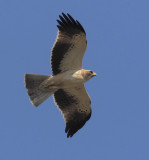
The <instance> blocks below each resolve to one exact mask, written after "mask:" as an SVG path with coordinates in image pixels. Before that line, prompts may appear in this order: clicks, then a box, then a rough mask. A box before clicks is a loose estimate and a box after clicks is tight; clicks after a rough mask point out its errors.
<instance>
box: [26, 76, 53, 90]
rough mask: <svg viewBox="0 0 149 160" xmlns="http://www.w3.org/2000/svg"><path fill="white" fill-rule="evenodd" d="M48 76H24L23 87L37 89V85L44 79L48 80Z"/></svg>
mask: <svg viewBox="0 0 149 160" xmlns="http://www.w3.org/2000/svg"><path fill="white" fill-rule="evenodd" d="M50 77H51V76H50V75H40V74H25V85H26V86H25V87H26V88H27V89H34V88H36V87H39V85H40V84H41V83H42V82H43V81H44V80H46V79H48V78H50Z"/></svg>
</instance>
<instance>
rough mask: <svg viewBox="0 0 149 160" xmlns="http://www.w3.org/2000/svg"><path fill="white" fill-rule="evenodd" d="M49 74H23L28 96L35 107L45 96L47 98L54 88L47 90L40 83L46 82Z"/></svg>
mask: <svg viewBox="0 0 149 160" xmlns="http://www.w3.org/2000/svg"><path fill="white" fill-rule="evenodd" d="M50 77H51V76H50V75H38V74H25V87H26V88H27V90H28V91H27V93H28V95H29V97H30V101H31V103H32V104H33V105H34V106H35V107H37V106H39V105H40V104H41V103H42V102H44V101H45V100H46V99H47V98H49V97H50V96H51V95H52V94H53V93H54V92H55V90H50V91H49V90H47V89H45V88H44V87H43V85H42V84H44V82H46V80H48V79H49V78H50Z"/></svg>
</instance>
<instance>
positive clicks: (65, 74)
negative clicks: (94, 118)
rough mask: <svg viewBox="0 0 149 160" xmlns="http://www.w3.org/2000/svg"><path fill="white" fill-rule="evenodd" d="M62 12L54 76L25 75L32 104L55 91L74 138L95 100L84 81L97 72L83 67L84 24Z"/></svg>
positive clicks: (57, 102)
mask: <svg viewBox="0 0 149 160" xmlns="http://www.w3.org/2000/svg"><path fill="white" fill-rule="evenodd" d="M62 14H63V17H62V16H60V19H61V21H59V20H58V23H59V25H58V26H57V27H58V29H59V30H58V35H57V39H56V42H55V44H54V46H53V48H52V56H51V65H52V72H53V75H36V74H25V84H26V88H27V89H28V95H29V97H30V100H31V103H32V104H33V105H34V106H36V107H37V106H38V105H40V104H41V103H42V102H44V101H45V100H46V99H47V98H48V97H50V96H51V95H52V94H54V99H55V103H56V104H57V106H58V108H59V109H60V111H61V112H62V114H63V117H64V119H65V122H66V129H65V132H66V133H67V137H69V136H70V137H71V136H73V135H74V134H75V133H76V132H77V131H78V130H79V129H80V128H81V127H83V126H84V124H85V123H86V121H87V120H88V119H89V118H90V116H91V101H90V97H89V96H88V94H87V92H86V90H85V87H84V83H85V82H87V81H88V80H89V79H91V78H92V77H93V76H95V75H96V74H95V72H93V71H90V70H84V69H82V60H83V55H84V53H85V50H86V47H87V41H86V33H85V31H84V29H83V27H82V26H81V24H80V23H79V22H78V21H75V20H74V19H73V18H72V17H71V16H70V15H69V14H67V16H66V15H65V14H64V13H62Z"/></svg>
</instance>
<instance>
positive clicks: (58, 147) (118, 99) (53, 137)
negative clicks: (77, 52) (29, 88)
mask: <svg viewBox="0 0 149 160" xmlns="http://www.w3.org/2000/svg"><path fill="white" fill-rule="evenodd" d="M148 6H149V1H147V0H131V1H130V0H123V1H120V0H113V1H111V0H93V1H89V0H88V1H86V0H82V1H80V0H75V1H70V0H63V1H61V0H54V1H50V0H42V1H41V0H24V1H23V0H22V1H20V0H13V1H11V0H1V1H0V44H1V45H0V55H1V58H0V71H1V101H0V106H1V107H0V159H2V160H10V159H14V160H20V159H21V160H33V159H36V160H43V159H44V160H50V159H57V160H58V159H65V160H70V159H71V160H76V159H77V160H82V159H86V160H90V159H93V160H126V159H127V160H132V159H133V160H148V159H149V44H148V43H149V19H148V17H149V10H148ZM61 12H64V13H70V14H71V15H72V16H73V17H74V18H75V19H77V20H79V22H80V23H81V24H82V25H83V27H84V29H85V30H86V33H87V41H88V48H87V51H86V54H85V56H84V61H83V66H84V68H85V69H91V70H93V71H95V72H96V73H97V74H98V77H96V78H93V79H92V80H90V81H89V82H87V83H86V88H87V91H88V93H89V95H90V97H91V100H92V111H93V113H92V117H91V119H90V120H89V121H88V122H87V124H86V125H85V126H84V127H83V128H82V129H81V130H80V131H78V132H77V133H76V134H75V135H74V137H72V138H71V139H67V138H66V134H65V133H64V129H65V124H64V121H63V118H62V116H61V113H60V112H59V111H58V109H57V108H56V106H55V104H54V102H53V98H52V97H51V98H49V99H48V100H47V101H46V102H44V103H43V104H42V105H41V106H39V107H38V108H35V107H33V106H32V105H31V103H30V102H29V98H28V96H27V94H26V89H25V88H24V74H25V73H35V74H51V69H50V51H51V47H52V46H53V43H54V41H55V38H56V34H57V28H56V25H57V22H56V19H57V18H58V15H59V14H61Z"/></svg>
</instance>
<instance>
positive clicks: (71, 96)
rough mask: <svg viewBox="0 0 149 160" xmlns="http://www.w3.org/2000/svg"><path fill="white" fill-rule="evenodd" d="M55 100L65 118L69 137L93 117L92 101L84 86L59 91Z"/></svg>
mask: <svg viewBox="0 0 149 160" xmlns="http://www.w3.org/2000/svg"><path fill="white" fill-rule="evenodd" d="M54 99H55V102H56V104H57V106H58V107H59V109H60V111H61V112H62V115H63V117H64V120H65V123H66V128H65V132H66V133H67V137H72V136H73V135H74V134H75V133H76V132H77V131H78V130H79V129H80V128H82V127H83V126H84V124H85V123H86V121H88V120H89V119H90V117H91V101H90V97H89V96H88V94H87V92H86V89H85V87H84V85H79V86H77V87H73V88H69V89H59V90H58V91H56V92H55V93H54Z"/></svg>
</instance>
